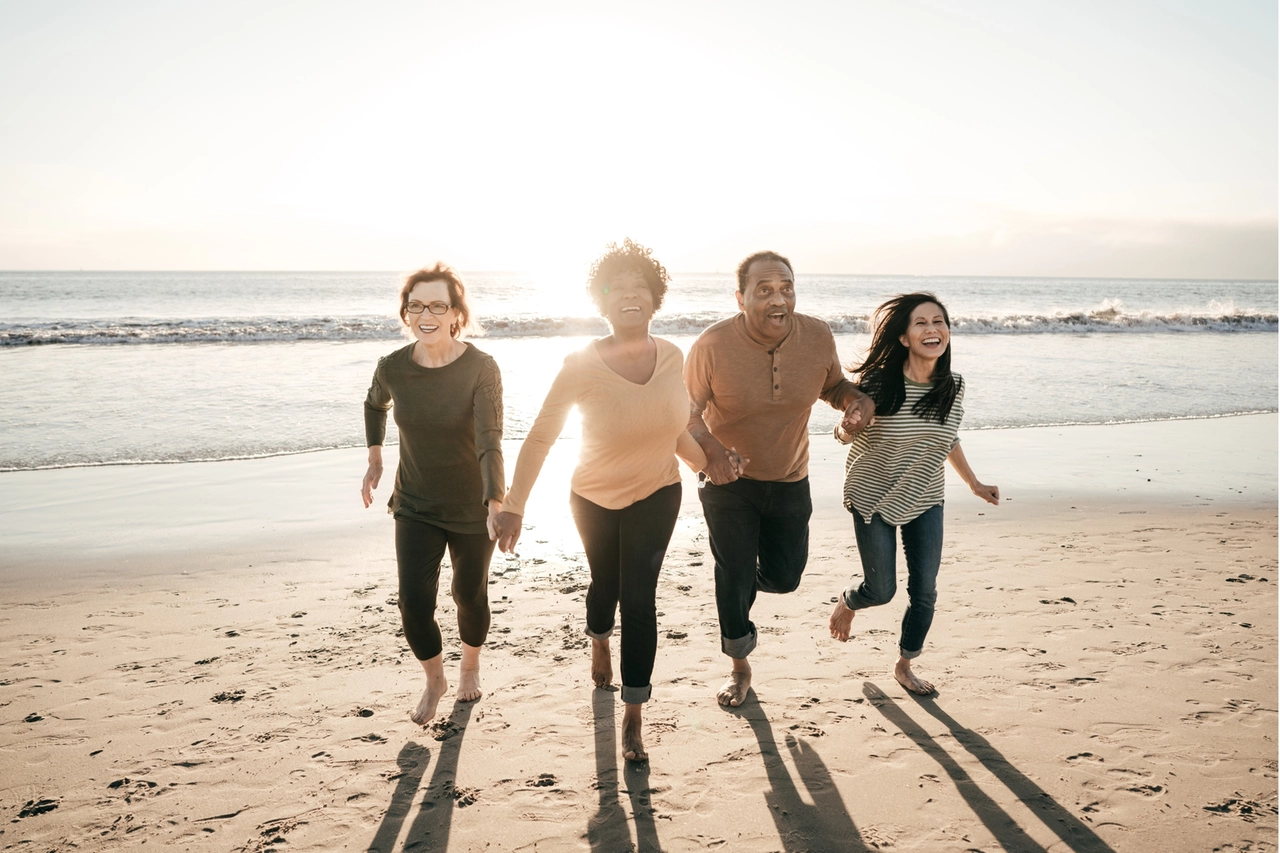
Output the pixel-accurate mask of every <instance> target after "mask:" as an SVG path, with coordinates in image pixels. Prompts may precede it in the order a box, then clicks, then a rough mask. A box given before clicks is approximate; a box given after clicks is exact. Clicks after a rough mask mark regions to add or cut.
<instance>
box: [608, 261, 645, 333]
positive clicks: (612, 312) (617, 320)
mask: <svg viewBox="0 0 1280 853" xmlns="http://www.w3.org/2000/svg"><path fill="white" fill-rule="evenodd" d="M600 313H602V314H604V318H605V319H606V320H608V321H609V325H610V326H612V327H613V328H614V329H629V328H635V329H639V328H648V326H649V321H650V320H651V319H652V318H653V291H652V290H650V289H649V285H648V284H646V283H645V280H644V276H642V275H640V273H638V272H635V271H633V270H628V271H626V272H620V273H618V274H617V275H615V276H613V277H612V278H610V279H609V282H608V284H607V285H606V286H605V287H604V289H603V292H602V294H601V297H600Z"/></svg>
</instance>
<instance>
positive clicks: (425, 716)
mask: <svg viewBox="0 0 1280 853" xmlns="http://www.w3.org/2000/svg"><path fill="white" fill-rule="evenodd" d="M400 321H401V322H402V323H404V326H405V330H406V331H407V332H408V334H409V335H410V336H411V337H412V338H413V343H411V344H409V345H408V346H406V347H402V348H400V349H398V350H396V351H395V352H393V353H391V354H390V355H387V356H384V357H383V358H381V359H379V361H378V366H377V368H376V369H375V370H374V373H373V382H372V383H371V384H370V386H369V394H368V396H367V397H366V398H365V401H364V426H365V438H366V443H367V444H368V445H369V468H368V470H367V471H366V472H365V475H364V482H363V483H362V484H361V486H360V495H361V497H362V498H363V499H364V505H365V506H366V507H368V506H369V505H370V504H371V503H373V490H374V489H376V488H377V487H378V482H379V481H380V480H381V479H382V442H383V439H384V438H385V437H386V434H387V411H388V410H389V409H392V408H393V406H394V414H395V419H396V426H397V427H398V428H399V431H400V464H399V466H398V467H397V468H396V484H395V489H394V490H393V491H392V492H391V501H390V503H389V504H388V511H389V512H390V513H391V515H393V516H394V517H395V520H396V566H397V569H398V573H399V576H400V594H399V603H400V615H401V619H402V620H403V623H404V637H405V640H406V641H407V642H408V643H409V648H410V649H412V650H413V654H414V657H416V658H417V659H418V661H419V663H421V664H422V669H423V671H424V672H425V673H426V676H427V686H426V689H425V690H423V692H422V698H421V699H419V700H418V704H417V706H416V707H415V708H414V709H413V710H412V711H410V712H409V716H410V718H411V719H412V720H413V721H414V722H415V723H418V724H420V725H424V724H426V723H428V722H430V720H431V718H432V717H434V716H435V714H436V706H437V705H438V704H439V702H440V697H442V696H443V695H444V694H445V692H446V691H447V690H448V689H449V682H448V680H447V679H446V678H445V674H444V663H443V660H442V657H441V654H442V641H441V638H440V626H439V624H437V623H436V617H435V611H436V592H437V589H438V587H439V583H440V561H441V558H443V557H444V552H445V548H448V549H449V559H450V561H451V562H452V564H453V583H452V585H451V586H450V592H451V593H452V594H453V600H454V602H455V603H456V604H457V606H458V633H459V634H460V635H461V639H462V665H461V670H460V672H459V685H458V699H459V700H460V701H463V702H471V701H474V700H476V699H479V698H480V695H481V690H480V647H481V646H482V645H484V641H485V638H486V636H487V635H488V633H489V583H488V582H489V559H490V558H491V557H492V556H493V546H494V542H493V538H494V537H493V535H492V531H493V519H494V518H495V517H496V516H497V514H498V511H499V510H500V509H502V498H503V490H504V489H505V486H506V478H505V476H504V474H503V470H502V377H501V374H499V372H498V365H497V363H496V362H495V361H494V360H493V359H492V358H491V357H490V356H488V355H487V354H485V353H483V352H481V351H480V350H478V349H476V348H475V347H474V346H472V345H471V344H469V343H465V342H464V341H463V340H462V337H463V335H464V334H465V333H466V331H467V329H468V328H469V326H470V323H471V309H470V307H469V306H468V304H467V290H466V288H465V287H464V286H463V284H462V279H460V278H459V277H458V274H457V273H455V272H454V271H453V270H451V269H450V268H449V267H447V266H445V265H444V264H436V265H435V266H434V267H431V268H427V269H421V270H418V271H417V272H415V273H414V274H413V275H411V276H409V277H408V279H407V280H406V281H405V283H404V286H403V287H402V288H400Z"/></svg>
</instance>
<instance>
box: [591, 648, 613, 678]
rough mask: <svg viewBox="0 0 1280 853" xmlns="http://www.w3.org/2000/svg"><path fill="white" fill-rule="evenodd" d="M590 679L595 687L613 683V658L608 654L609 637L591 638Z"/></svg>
mask: <svg viewBox="0 0 1280 853" xmlns="http://www.w3.org/2000/svg"><path fill="white" fill-rule="evenodd" d="M591 680H592V681H593V682H595V685H596V687H608V686H609V685H610V684H612V683H613V658H612V657H611V656H610V654H609V638H608V637H605V638H604V639H603V640H597V639H595V638H594V637H593V638H592V639H591Z"/></svg>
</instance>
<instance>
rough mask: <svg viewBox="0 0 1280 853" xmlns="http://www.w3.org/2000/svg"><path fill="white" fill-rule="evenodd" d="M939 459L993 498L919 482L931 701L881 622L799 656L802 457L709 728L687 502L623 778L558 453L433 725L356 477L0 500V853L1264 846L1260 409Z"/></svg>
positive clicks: (161, 473)
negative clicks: (781, 542) (957, 461)
mask: <svg viewBox="0 0 1280 853" xmlns="http://www.w3.org/2000/svg"><path fill="white" fill-rule="evenodd" d="M963 441H964V443H965V447H966V453H967V455H968V457H969V459H970V461H971V462H972V463H973V465H974V468H975V470H976V471H977V472H978V474H979V476H980V477H982V478H983V480H984V481H986V482H989V483H996V484H998V485H999V486H1000V487H1001V492H1002V494H1003V495H1004V497H1005V501H1004V502H1003V503H1002V505H1001V506H1000V507H999V508H996V507H991V506H988V505H985V504H983V503H982V502H980V501H978V500H977V499H976V498H974V497H972V496H971V495H969V494H968V492H967V490H966V489H965V488H964V487H963V484H961V483H960V482H959V481H958V480H951V481H949V482H948V498H947V504H946V524H947V533H946V545H945V550H944V554H943V566H942V573H941V575H940V578H939V603H938V615H937V618H936V619H935V621H934V625H933V629H932V632H931V634H930V637H929V642H928V645H927V647H926V651H925V654H924V655H923V656H922V657H921V658H920V660H919V662H918V665H917V669H918V671H919V672H920V673H921V674H922V675H923V676H924V677H926V678H929V679H931V680H932V681H934V682H935V683H936V684H937V685H938V688H939V692H938V695H937V696H935V697H932V698H927V699H920V698H917V697H912V696H910V695H909V694H908V693H906V691H904V690H903V689H902V688H901V687H900V686H899V685H898V684H897V683H896V682H895V681H894V680H893V678H892V675H891V667H892V663H893V660H894V657H895V654H896V639H897V625H898V622H899V620H900V619H901V615H902V608H903V607H904V606H905V602H903V601H895V602H893V603H892V604H890V605H887V606H885V607H883V608H880V609H878V610H875V611H870V612H867V613H863V614H860V615H859V616H858V618H857V619H856V620H855V623H854V636H853V638H852V639H851V640H850V641H849V642H848V643H845V644H841V643H837V642H835V641H833V640H832V639H830V637H829V636H828V633H827V627H826V626H827V618H828V614H829V612H830V609H831V603H832V601H833V599H834V596H835V595H836V594H837V593H838V592H839V591H840V589H842V588H843V587H844V586H845V585H846V584H848V583H849V580H850V578H851V576H852V575H854V574H855V573H858V571H859V569H858V567H857V566H858V564H857V555H856V552H855V549H854V546H853V533H852V525H851V523H850V521H849V519H848V516H847V513H846V512H845V511H844V510H843V509H842V508H841V507H840V505H839V497H838V495H839V491H840V485H841V480H842V477H843V453H842V449H841V448H840V447H839V446H838V445H836V444H835V442H833V441H830V440H827V439H825V438H823V437H821V436H815V437H814V445H813V459H812V462H811V469H812V485H813V495H814V505H815V514H814V518H813V523H812V535H811V556H810V563H809V568H808V571H807V573H806V575H805V579H804V582H803V583H802V585H801V587H800V589H799V590H798V591H797V592H796V593H794V594H791V595H788V596H780V597H779V596H762V597H761V598H760V600H759V601H758V602H757V604H756V607H755V611H754V613H753V617H754V619H755V621H756V623H757V625H758V626H759V627H760V632H761V642H760V646H759V648H758V649H757V650H756V652H755V653H754V654H753V656H752V658H751V661H752V664H753V666H754V668H755V673H756V675H755V687H754V692H753V696H752V697H751V698H750V700H749V701H748V702H747V703H746V704H745V705H744V706H743V707H741V708H738V709H724V708H720V707H719V706H717V705H716V703H715V701H714V698H713V694H714V692H715V689H716V687H718V686H719V684H720V683H721V681H722V680H723V677H724V673H725V671H726V669H727V667H726V666H725V659H724V657H723V656H722V655H721V653H720V651H719V641H718V630H717V624H716V616H715V606H714V596H713V579H712V563H711V558H710V555H709V553H708V549H707V544H706V537H705V528H704V527H703V524H702V520H701V513H700V510H699V507H698V502H697V496H696V489H695V488H694V484H693V481H692V480H691V479H689V480H687V481H686V483H685V495H684V499H685V505H684V509H683V511H682V514H681V520H680V522H679V524H678V526H677V530H676V535H675V539H674V540H673V542H672V545H671V547H670V550H669V552H668V558H667V562H666V567H665V569H664V574H663V578H662V581H661V583H660V585H659V589H658V595H659V649H658V660H657V666H656V670H655V675H654V691H653V700H652V701H651V702H650V703H649V705H648V706H647V708H646V743H647V745H648V748H649V751H650V754H651V760H650V761H649V762H648V763H646V764H641V765H636V766H624V765H626V762H624V761H622V760H621V758H620V756H619V753H618V747H617V740H618V721H619V718H620V715H621V710H622V709H621V702H620V699H619V695H618V693H617V692H616V691H605V690H596V689H593V687H592V686H591V682H590V678H589V649H588V642H587V639H586V638H585V637H584V635H583V633H582V628H583V597H584V593H585V589H586V580H587V577H586V572H585V561H584V560H583V558H582V555H581V553H580V551H579V549H578V543H577V539H576V534H575V533H574V532H573V529H572V525H571V522H570V521H569V518H568V508H567V501H566V500H565V498H566V496H567V495H566V492H567V486H566V483H567V479H568V473H569V468H570V466H571V464H572V458H573V455H574V452H575V447H574V445H573V443H572V442H567V441H566V442H561V443H560V446H558V447H557V448H556V450H555V451H554V453H553V455H552V457H551V458H550V459H549V460H548V463H547V468H546V471H545V473H544V475H543V477H542V479H541V481H540V483H539V485H538V488H537V489H536V491H535V493H534V501H533V503H531V505H530V510H529V513H528V515H527V517H526V522H527V524H528V525H529V529H528V530H527V531H526V532H525V534H524V538H523V540H522V542H521V549H520V557H519V559H510V560H508V559H504V558H502V557H500V556H499V557H495V559H494V563H493V574H492V579H491V584H490V593H491V596H490V597H491V602H492V606H493V614H494V616H493V630H492V632H491V634H490V637H489V643H488V646H487V648H486V651H485V653H484V659H483V660H484V672H483V682H484V688H485V695H484V697H483V698H481V699H480V700H479V701H478V702H475V703H470V704H462V703H458V704H453V703H452V701H451V700H447V701H446V702H445V703H444V704H443V706H442V715H441V717H440V718H439V719H438V720H437V721H436V722H435V723H433V724H432V725H430V726H428V727H425V728H424V727H420V726H416V725H414V724H413V723H411V722H410V721H409V719H408V717H407V715H406V711H407V709H408V708H409V707H410V706H411V704H413V702H415V701H416V698H417V695H418V693H419V691H420V689H421V684H420V679H421V671H420V669H419V668H418V666H417V664H416V662H415V661H414V660H413V658H412V655H411V654H410V653H409V651H408V649H407V647H406V646H405V644H404V641H403V638H402V637H399V636H398V633H399V614H398V611H397V608H396V604H395V602H396V583H395V563H394V554H393V543H392V523H391V520H390V518H389V517H388V516H387V515H386V514H385V513H384V512H382V511H381V506H382V504H383V503H384V502H385V499H386V496H387V494H388V491H389V484H387V483H384V485H383V487H382V489H381V490H380V492H379V498H380V500H379V502H378V503H377V504H375V507H374V508H373V509H371V510H368V511H366V510H364V509H363V508H362V507H361V506H360V501H359V497H358V494H357V490H358V485H359V479H360V475H361V474H362V473H363V458H364V451H363V450H359V449H356V450H344V451H331V452H324V453H312V454H304V455H299V456H284V457H275V458H270V459H260V460H246V461H237V462H217V463H201V464H197V463H188V464H177V465H154V466H126V467H101V468H79V469H61V470H47V471H30V472H16V473H6V474H0V485H2V488H0V592H2V593H3V597H2V598H0V601H2V602H3V603H2V604H0V816H2V817H3V822H2V823H0V849H4V850H9V849H14V850H33V851H34V850H39V851H48V850H59V851H60V850H71V849H76V850H107V849H111V850H116V849H137V848H139V847H141V846H142V845H147V849H152V848H154V847H157V846H166V847H170V848H172V849H175V850H179V849H180V850H210V851H215V850H216V851H227V850H244V851H262V850H275V851H285V850H294V851H298V850H317V851H318V850H338V849H345V850H377V851H391V850H402V849H403V850H414V851H445V850H448V851H473V850H475V851H480V850H489V851H499V850H501V851H506V850H513V851H514V850H519V851H530V850H538V851H560V850H565V851H577V850H583V851H585V850H591V851H626V850H632V849H638V850H668V851H686V850H703V849H719V850H726V851H777V850H785V851H845V850H854V851H856V850H903V851H908V850H909V851H997V850H1007V851H1063V850H1073V851H1153V853H1154V851H1169V850H1178V851H1182V850H1185V851H1211V850H1217V851H1246V850H1247V851H1267V850H1276V849H1277V845H1276V841H1277V744H1276V734H1277V720H1276V696H1277V659H1276V639H1277V638H1276V628H1277V619H1276V616H1277V594H1276V585H1277V582H1280V577H1278V576H1277V560H1276V557H1277V542H1276V527H1277V512H1276V508H1277V503H1276V501H1277V489H1276V471H1277V418H1276V415H1274V414H1268V415H1251V416H1242V417H1232V418H1220V419H1209V420H1188V421H1172V422H1169V421H1166V422H1159V423H1145V424H1130V425H1116V426H1072V427H1052V428H1038V429H1021V430H988V431H975V432H969V433H963ZM517 447H518V444H517V443H515V442H513V443H510V445H509V454H510V458H511V459H514V456H515V452H516V449H517ZM388 450H390V448H389V449H388ZM393 461H394V455H393V454H390V453H389V462H393ZM949 474H950V472H949ZM900 595H901V593H900ZM453 620H454V611H453V607H452V604H451V602H449V601H448V599H447V598H444V599H443V600H442V602H441V613H440V621H441V626H442V628H443V629H444V634H445V643H446V645H445V648H446V661H447V666H448V667H449V669H448V670H447V671H449V672H450V674H451V680H452V676H454V675H455V671H456V659H457V658H456V649H457V631H456V625H455V624H454V622H453ZM451 653H452V654H453V657H452V658H450V654H451ZM615 654H616V651H615Z"/></svg>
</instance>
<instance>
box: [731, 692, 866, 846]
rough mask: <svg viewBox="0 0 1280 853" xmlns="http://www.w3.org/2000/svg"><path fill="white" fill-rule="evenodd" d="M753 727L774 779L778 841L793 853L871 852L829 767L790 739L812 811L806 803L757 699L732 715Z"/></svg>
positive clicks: (771, 795)
mask: <svg viewBox="0 0 1280 853" xmlns="http://www.w3.org/2000/svg"><path fill="white" fill-rule="evenodd" d="M727 710H729V712H730V713H733V714H736V715H737V716H739V717H741V718H742V719H744V720H746V721H747V723H749V724H750V726H751V730H752V732H753V733H754V734H755V736H756V741H757V742H758V743H759V744H760V758H761V759H762V760H763V761H764V769H765V773H766V775H767V776H768V777H769V787H770V790H768V791H766V792H765V795H764V799H765V802H766V803H767V804H768V806H769V814H770V815H771V816H772V817H773V823H774V826H776V827H777V830H778V838H779V839H780V840H781V841H782V845H783V849H784V850H786V851H787V853H804V851H811V850H840V851H850V853H854V852H855V851H869V850H870V849H871V848H869V847H867V845H866V843H865V842H864V841H863V840H862V834H861V833H860V832H858V827H857V826H856V825H855V824H854V822H853V818H852V817H851V816H850V815H849V810H848V809H847V808H845V805H844V799H843V798H841V796H840V792H839V790H837V789H836V786H835V782H834V781H833V780H832V779H831V774H830V773H829V772H828V771H827V766H826V764H824V763H823V761H822V759H821V758H820V757H819V756H818V753H817V752H816V751H814V749H813V747H811V746H810V745H809V744H807V743H805V742H804V741H800V740H796V738H794V737H792V736H791V735H787V737H786V740H785V743H786V746H787V751H788V752H790V753H791V757H792V760H793V761H795V764H796V769H797V770H798V771H799V773H800V780H801V781H802V782H804V787H805V790H807V791H808V792H809V797H810V798H811V799H812V800H813V805H809V804H808V803H806V802H804V801H803V800H801V799H800V792H799V791H798V790H797V789H796V786H795V783H794V782H793V781H792V779H791V772H790V771H789V770H787V766H786V764H784V763H783V761H782V756H781V754H780V753H779V751H778V743H777V741H776V740H774V737H773V726H772V725H770V723H769V717H768V716H767V715H766V714H765V712H764V709H763V708H762V707H760V703H759V702H758V701H755V693H754V692H752V693H750V694H748V699H747V701H746V702H744V703H743V704H742V705H741V706H740V707H738V708H733V709H727Z"/></svg>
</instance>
